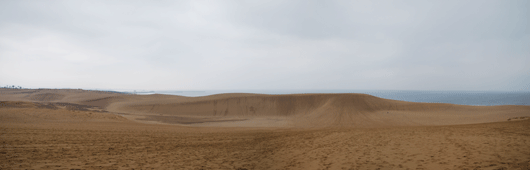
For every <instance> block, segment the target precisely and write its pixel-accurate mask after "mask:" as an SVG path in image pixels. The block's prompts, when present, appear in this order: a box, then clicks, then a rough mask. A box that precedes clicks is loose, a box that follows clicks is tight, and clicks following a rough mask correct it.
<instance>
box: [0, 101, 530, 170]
mask: <svg viewBox="0 0 530 170" xmlns="http://www.w3.org/2000/svg"><path fill="white" fill-rule="evenodd" d="M46 93H48V94H46V95H39V97H40V98H38V99H39V100H52V101H44V102H43V101H33V100H29V99H28V100H27V101H26V102H1V103H0V128H1V130H0V133H1V134H0V135H1V136H0V143H1V144H2V148H1V150H0V155H1V157H0V166H1V167H0V168H1V169H133V168H134V169H151V168H154V169H378V168H380V169H503V168H506V169H524V168H530V167H529V163H530V130H528V129H530V120H528V118H527V116H526V115H525V114H530V113H528V112H525V109H526V108H525V107H520V106H513V107H509V106H504V107H480V108H470V107H467V106H464V107H460V108H459V107H455V106H450V107H441V106H430V107H428V108H423V106H417V105H416V106H414V105H412V106H410V108H413V109H412V110H414V109H416V110H422V111H423V112H424V113H423V114H422V113H421V112H415V111H410V109H409V110H406V109H404V108H406V107H404V106H400V105H398V104H396V105H390V106H395V107H396V108H395V109H394V110H391V111H386V110H375V111H372V112H357V113H356V114H357V116H364V117H365V119H362V120H367V119H368V120H370V121H369V122H371V123H372V126H366V127H358V126H342V124H345V123H359V122H356V121H355V119H357V117H356V116H352V115H346V117H344V116H345V115H341V114H339V113H346V111H348V112H351V108H345V109H342V110H341V109H337V108H336V107H330V106H336V105H339V106H340V105H341V103H340V102H339V103H333V102H334V101H336V100H337V98H335V99H332V100H330V99H326V96H324V97H323V99H322V101H318V100H319V99H315V100H314V103H317V104H315V105H316V106H315V107H314V108H313V109H314V110H309V109H307V110H304V109H303V107H292V108H290V109H289V108H288V109H287V110H291V111H293V110H294V111H293V112H297V111H300V110H302V111H305V112H307V113H308V116H303V115H296V114H295V115H289V116H282V115H257V116H248V115H230V114H235V113H238V112H236V111H234V113H231V111H230V110H229V111H228V112H227V115H226V116H208V115H200V114H199V115H188V114H189V113H190V112H189V111H190V110H186V109H183V110H186V112H182V110H181V112H178V111H176V112H175V114H170V113H169V111H167V112H164V111H162V112H161V113H159V114H155V112H154V111H156V110H157V109H156V104H157V103H158V104H161V105H164V104H166V105H169V106H171V107H170V108H174V107H184V108H188V109H190V108H191V107H189V105H184V106H182V103H180V102H183V101H184V103H190V102H191V104H192V105H196V103H201V102H202V103H206V104H204V105H201V106H204V107H210V108H206V109H204V108H199V109H197V110H196V112H195V113H202V112H204V113H211V112H210V111H212V110H210V109H212V108H213V109H215V107H213V104H212V106H209V103H208V102H206V101H209V100H211V99H213V100H214V101H215V100H218V101H217V102H218V103H217V105H219V104H220V103H221V101H222V100H224V98H226V96H224V97H223V96H210V98H208V99H207V100H206V101H205V100H204V98H203V99H196V98H192V99H189V98H185V97H179V96H154V97H153V96H148V97H138V96H123V95H114V94H107V93H105V94H104V95H103V96H100V97H101V98H98V97H97V96H96V95H94V94H92V93H89V92H83V91H81V92H77V93H74V94H75V95H76V96H75V97H72V96H70V95H68V93H61V94H63V95H64V96H62V98H61V99H58V98H59V97H50V96H53V95H50V93H52V92H50V91H47V92H46ZM83 93H87V94H90V95H86V96H83V95H80V94H83ZM22 94H25V95H29V96H30V97H31V96H32V95H34V94H32V93H22ZM2 95H3V96H0V99H3V100H6V98H9V97H11V99H14V100H15V99H16V100H18V101H20V98H21V97H20V96H18V98H17V96H15V97H13V96H8V95H4V94H2ZM17 95H21V94H18V93H17ZM241 95H243V96H245V95H248V94H237V95H235V97H238V96H239V97H241ZM109 96H111V97H109ZM22 98H23V96H22ZM64 98H71V99H72V100H71V102H68V101H64ZM230 98H232V99H227V100H228V102H227V103H228V104H231V103H230V102H231V100H234V104H237V100H235V99H233V98H234V96H230ZM74 99H75V100H74ZM267 100H269V99H267ZM348 100H352V99H348ZM369 100H372V99H369ZM291 101H295V102H294V103H291V104H293V105H305V104H304V103H299V102H298V103H297V101H298V100H297V99H295V100H291ZM330 101H331V102H330ZM365 101H366V100H365ZM35 102H36V103H35ZM120 102H121V103H120ZM212 102H213V101H212ZM319 102H322V103H319ZM350 102H353V101H350ZM398 102H399V101H398ZM58 103H59V104H58ZM61 103H70V104H61ZM240 103H242V102H240ZM314 103H313V104H314ZM405 104H406V103H405ZM131 105H132V106H141V107H139V108H133V109H131V110H132V111H130V112H113V111H116V110H119V109H118V108H121V109H122V110H121V111H126V110H127V109H123V107H125V106H131ZM144 105H146V106H149V105H154V106H155V107H152V108H153V109H152V110H154V111H146V112H143V114H142V112H140V111H143V110H142V109H144V108H147V107H146V106H144ZM368 105H373V103H372V104H370V102H368ZM252 106H256V107H255V108H254V111H256V112H260V111H259V110H260V105H252ZM356 106H357V105H356ZM109 107H111V108H110V109H109ZM112 107H114V108H112ZM158 107H160V106H158ZM270 107H271V108H274V107H277V106H270ZM282 107H283V106H282ZM378 107H380V106H377V107H376V106H370V107H368V109H370V108H378ZM415 107H419V108H415ZM440 107H441V108H445V111H444V110H439V109H440ZM219 108H220V107H217V110H220V109H219ZM263 108H265V107H263ZM300 108H302V109H300ZM357 108H358V107H357ZM113 109H114V110H113ZM129 109H130V108H129ZM159 109H164V108H163V107H162V108H159ZM201 109H202V110H201ZM229 109H232V110H236V109H237V108H229ZM283 109H285V107H284V108H283ZM319 109H320V110H319ZM365 109H366V108H365ZM400 109H401V110H400ZM481 109H484V110H481ZM249 110H250V109H249ZM315 110H316V111H315ZM344 110H346V111H344ZM387 110H389V109H387ZM425 110H431V112H425ZM447 110H450V111H449V112H448V111H447ZM477 110H478V111H486V112H487V114H482V115H479V116H476V115H473V114H472V113H475V112H477ZM302 111H300V113H302ZM324 111H328V112H335V113H337V114H331V115H333V116H331V118H330V117H322V116H323V115H322V114H321V113H323V112H324ZM293 112H287V113H293ZM453 112H463V113H464V114H463V115H462V114H460V117H458V118H460V119H463V120H461V121H460V122H457V124H462V122H464V121H469V122H468V123H475V122H476V121H486V122H487V121H491V120H496V119H499V120H501V118H502V120H501V121H500V122H499V121H498V122H496V123H482V124H468V125H443V126H439V125H438V124H440V122H441V123H447V122H450V121H448V120H454V119H455V118H454V117H453V118H451V116H455V115H458V114H452V113H453ZM239 113H241V112H239ZM121 115H123V116H121ZM432 115H442V116H439V117H440V118H442V119H443V120H444V121H433V119H434V118H436V116H434V118H433V116H432ZM165 116H173V117H171V118H167V117H165ZM124 117H127V118H128V119H127V118H124ZM315 117H316V118H319V119H321V120H322V121H323V123H322V124H323V125H329V122H333V123H338V124H341V125H340V126H309V127H308V126H306V124H304V123H300V122H305V121H310V122H311V121H314V120H315V119H316V118H315ZM348 117H350V118H348ZM443 117H449V118H443ZM506 117H508V118H506ZM473 118H475V119H473ZM505 118H506V119H505ZM142 119H145V120H142ZM297 119H302V120H303V119H311V120H303V121H302V120H297ZM394 119H399V121H389V120H394ZM472 119H473V120H472ZM477 119H478V120H477ZM508 119H510V120H509V121H508ZM337 120H339V122H337ZM341 120H342V122H340V121H341ZM352 120H353V121H352ZM406 120H407V121H408V122H409V123H406V122H407V121H406ZM434 120H436V119H434ZM428 121H432V122H431V124H425V122H428ZM145 122H150V123H149V124H148V123H145ZM175 122H177V123H175ZM179 122H180V123H179ZM385 122H387V124H388V125H384V124H382V123H385ZM403 122H405V123H403ZM464 123H466V122H464ZM479 123H480V122H479ZM359 125H366V124H362V123H359ZM432 125H438V126H432Z"/></svg>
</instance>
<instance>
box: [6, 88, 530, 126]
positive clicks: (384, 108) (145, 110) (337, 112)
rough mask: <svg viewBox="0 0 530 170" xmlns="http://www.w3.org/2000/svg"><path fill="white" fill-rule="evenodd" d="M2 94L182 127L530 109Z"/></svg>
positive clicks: (373, 100)
mask: <svg viewBox="0 0 530 170" xmlns="http://www.w3.org/2000/svg"><path fill="white" fill-rule="evenodd" d="M0 92H1V94H2V95H1V96H0V100H4V101H32V102H44V103H58V102H63V103H73V104H78V105H85V106H90V107H95V108H99V109H102V110H105V111H108V112H109V113H113V114H120V115H122V116H124V117H126V118H128V119H131V120H135V121H140V122H142V121H143V122H151V123H153V122H158V123H167V124H179V125H186V126H228V127H232V126H236V127H300V128H312V127H316V128H319V127H356V128H373V127H395V126H422V125H458V124H475V123H486V122H499V121H507V120H508V119H510V118H514V117H525V116H530V106H466V105H455V104H444V103H414V102H405V101H397V100H389V99H383V98H379V97H375V96H371V95H367V94H350V93H348V94H291V95H265V94H245V93H237V94H236V93H233V94H217V95H211V96H204V97H184V96H175V95H161V94H155V95H127V94H118V93H109V92H98V91H85V90H51V89H44V90H12V89H11V90H5V89H3V90H1V91H0ZM35 96H36V97H35ZM57 96H59V97H57Z"/></svg>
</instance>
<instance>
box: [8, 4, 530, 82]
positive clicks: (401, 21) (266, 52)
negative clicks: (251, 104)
mask: <svg viewBox="0 0 530 170" xmlns="http://www.w3.org/2000/svg"><path fill="white" fill-rule="evenodd" d="M529 9H530V3H529V2H528V1H525V0H521V1H484V0H480V1H478V0H477V1H437V2H428V1H376V2H374V1H354V2H351V1H256V2H248V1H178V2H173V1H157V2H152V1H1V2H0V85H7V84H14V85H21V86H24V87H48V88H90V89H94V88H99V89H146V90H210V89H359V90H510V91H512V90H524V91H530V74H529V73H530V65H529V64H528V63H530V48H528V44H530V30H529V28H530V27H529V21H530V19H529V16H530V12H529V11H530V10H529Z"/></svg>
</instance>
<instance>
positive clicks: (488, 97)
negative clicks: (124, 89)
mask: <svg viewBox="0 0 530 170" xmlns="http://www.w3.org/2000/svg"><path fill="white" fill-rule="evenodd" d="M130 93H135V94H140V95H147V94H169V95H180V96H188V97H199V96H209V95H214V94H222V93H258V94H314V93H364V94H369V95H373V96H377V97H380V98H385V99H393V100H402V101H410V102H424V103H451V104H459V105H473V106H495V105H530V92H525V91H522V92H521V91H512V92H507V91H411V90H405V91H403V90H204V91H201V90H199V91H177V90H174V91H172V90H166V91H139V92H130Z"/></svg>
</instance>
